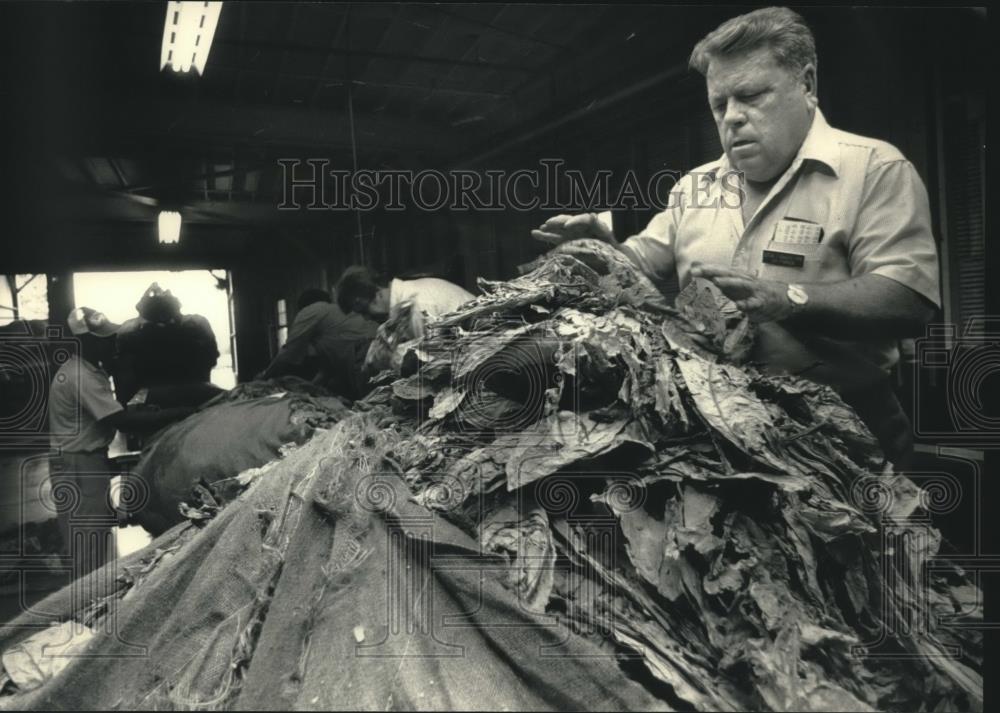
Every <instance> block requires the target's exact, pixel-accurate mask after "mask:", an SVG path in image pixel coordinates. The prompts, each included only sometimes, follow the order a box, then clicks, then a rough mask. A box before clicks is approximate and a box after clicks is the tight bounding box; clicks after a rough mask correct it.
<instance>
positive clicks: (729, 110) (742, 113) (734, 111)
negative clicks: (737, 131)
mask: <svg viewBox="0 0 1000 713" xmlns="http://www.w3.org/2000/svg"><path fill="white" fill-rule="evenodd" d="M746 122H747V114H746V108H745V107H744V106H743V103H742V102H739V101H737V100H735V99H730V100H729V101H728V102H726V113H725V114H724V115H723V116H722V123H723V124H725V125H727V126H742V125H743V124H745V123H746Z"/></svg>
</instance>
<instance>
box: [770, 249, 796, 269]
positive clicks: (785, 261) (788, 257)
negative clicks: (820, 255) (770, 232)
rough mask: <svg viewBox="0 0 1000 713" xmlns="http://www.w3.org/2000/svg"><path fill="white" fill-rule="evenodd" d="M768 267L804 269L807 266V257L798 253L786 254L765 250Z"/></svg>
mask: <svg viewBox="0 0 1000 713" xmlns="http://www.w3.org/2000/svg"><path fill="white" fill-rule="evenodd" d="M764 263H765V264H766V265H781V266H782V267H802V266H803V265H805V264H806V256H805V255H799V254H798V253H784V252H781V251H779V250H765V251H764Z"/></svg>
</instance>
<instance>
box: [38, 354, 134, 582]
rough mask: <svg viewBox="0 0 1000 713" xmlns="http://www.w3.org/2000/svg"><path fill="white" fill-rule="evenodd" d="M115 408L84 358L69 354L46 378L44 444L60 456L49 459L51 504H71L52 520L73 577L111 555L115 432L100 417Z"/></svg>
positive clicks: (100, 374) (99, 372) (100, 373)
mask: <svg viewBox="0 0 1000 713" xmlns="http://www.w3.org/2000/svg"><path fill="white" fill-rule="evenodd" d="M121 410H122V405H121V404H120V403H118V401H116V400H115V397H114V394H113V393H112V391H111V380H110V379H109V378H108V374H107V372H105V371H104V370H103V369H101V368H100V367H98V366H95V365H93V364H91V363H90V362H89V361H87V360H86V359H81V358H79V357H77V356H71V357H70V358H69V359H67V360H66V363H64V364H63V365H62V366H61V367H60V368H59V371H57V372H56V375H55V377H54V378H53V379H52V385H51V387H50V388H49V429H50V433H51V436H50V440H51V443H52V446H53V448H55V449H58V450H59V451H60V454H59V456H58V457H55V458H53V459H52V473H51V476H50V482H51V484H52V489H53V500H54V502H56V503H57V504H67V503H68V504H71V505H72V506H73V510H72V511H70V512H63V511H60V512H59V517H58V519H59V528H60V532H61V534H62V537H63V542H64V544H65V547H66V548H67V551H68V554H69V555H70V556H71V557H72V560H73V567H74V573H75V574H76V575H81V574H84V573H86V572H89V571H90V570H92V569H94V568H96V567H100V566H102V565H103V564H104V563H105V562H107V561H108V560H110V559H114V557H115V545H114V535H113V532H112V527H113V525H114V514H113V513H112V511H111V510H110V509H109V508H108V501H107V498H108V485H109V483H110V481H111V478H112V477H113V475H114V473H113V472H112V469H111V466H110V464H109V462H108V446H109V445H110V444H111V441H112V440H113V439H114V437H115V428H114V427H113V426H111V425H110V424H108V423H107V422H105V421H103V419H105V418H107V417H108V416H111V415H113V414H115V413H118V412H119V411H121ZM60 489H64V491H63V492H59V491H60ZM85 594H86V592H81V594H80V595H81V596H83V595H85Z"/></svg>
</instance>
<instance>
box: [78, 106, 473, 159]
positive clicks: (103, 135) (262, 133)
mask: <svg viewBox="0 0 1000 713" xmlns="http://www.w3.org/2000/svg"><path fill="white" fill-rule="evenodd" d="M92 107H93V110H94V111H100V114H101V117H103V119H102V123H100V124H98V123H97V122H94V123H95V132H96V135H92V136H88V137H87V138H88V140H89V141H92V142H93V143H94V144H96V145H97V146H101V145H108V144H109V143H110V144H114V145H121V141H122V140H123V139H129V140H135V141H136V142H137V143H140V144H141V143H142V142H143V141H144V140H146V139H149V138H155V139H157V140H158V141H160V142H164V141H165V142H167V143H169V142H170V141H171V140H175V142H176V143H190V142H199V141H200V142H204V143H205V144H206V148H210V147H214V148H216V149H218V148H220V147H232V146H240V147H247V148H250V149H252V148H261V147H281V146H285V147H301V148H302V149H305V150H307V151H308V150H310V149H312V150H317V151H323V150H326V149H337V148H343V147H345V146H350V145H351V142H350V124H349V117H348V114H347V112H346V111H342V110H338V111H307V110H305V109H303V108H295V107H287V106H268V105H256V106H252V105H249V106H248V105H241V104H235V103H231V102H221V101H208V100H204V99H203V100H201V101H196V100H191V99H187V100H174V101H170V100H167V99H165V98H162V97H149V96H137V95H133V96H129V97H121V98H118V99H117V100H115V99H108V100H106V101H104V100H102V101H94V102H93V103H92ZM355 125H356V127H358V131H359V133H360V134H361V136H362V137H364V143H365V144H366V146H371V147H372V148H374V149H385V150H400V149H411V148H416V149H419V150H423V151H444V150H448V149H451V150H453V149H454V147H455V146H456V144H461V143H462V141H461V138H462V137H461V135H460V134H458V133H456V131H455V130H454V129H453V128H451V127H450V126H447V125H444V124H436V123H432V122H427V121H417V120H413V119H405V118H395V117H389V116H384V115H381V114H367V113H366V114H356V115H355Z"/></svg>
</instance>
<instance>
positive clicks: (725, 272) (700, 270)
mask: <svg viewBox="0 0 1000 713" xmlns="http://www.w3.org/2000/svg"><path fill="white" fill-rule="evenodd" d="M691 272H692V274H696V276H697V277H706V278H708V279H713V278H716V277H743V278H746V277H748V275H746V274H745V273H743V272H740V271H739V270H734V269H732V268H729V267H722V266H721V265H696V266H695V267H693V268H692V269H691Z"/></svg>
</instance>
